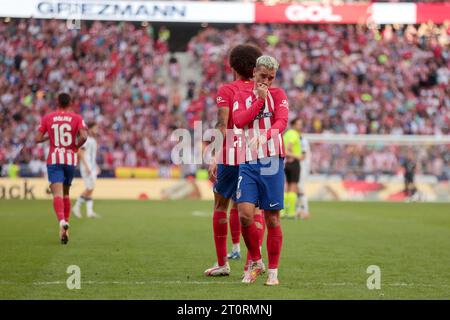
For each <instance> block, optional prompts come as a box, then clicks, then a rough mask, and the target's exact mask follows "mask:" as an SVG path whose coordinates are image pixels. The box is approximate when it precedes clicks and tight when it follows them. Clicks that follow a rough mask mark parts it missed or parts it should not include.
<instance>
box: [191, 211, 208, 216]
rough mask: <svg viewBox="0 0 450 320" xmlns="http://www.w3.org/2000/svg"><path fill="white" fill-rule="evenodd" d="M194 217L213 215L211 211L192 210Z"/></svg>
mask: <svg viewBox="0 0 450 320" xmlns="http://www.w3.org/2000/svg"><path fill="white" fill-rule="evenodd" d="M192 215H193V216H194V217H212V215H211V213H209V212H205V211H192Z"/></svg>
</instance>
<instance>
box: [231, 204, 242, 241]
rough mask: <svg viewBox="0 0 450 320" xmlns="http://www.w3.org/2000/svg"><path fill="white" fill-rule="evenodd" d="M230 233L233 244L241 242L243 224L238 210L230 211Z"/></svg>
mask: <svg viewBox="0 0 450 320" xmlns="http://www.w3.org/2000/svg"><path fill="white" fill-rule="evenodd" d="M230 232H231V240H232V242H233V244H236V243H239V242H240V237H241V222H240V221H239V214H238V210H237V209H235V208H231V210H230Z"/></svg>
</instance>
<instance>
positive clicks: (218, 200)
mask: <svg viewBox="0 0 450 320" xmlns="http://www.w3.org/2000/svg"><path fill="white" fill-rule="evenodd" d="M229 201H230V200H229V199H227V198H224V197H222V196H216V197H215V199H214V210H216V211H227V210H228V203H229Z"/></svg>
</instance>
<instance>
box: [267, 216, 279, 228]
mask: <svg viewBox="0 0 450 320" xmlns="http://www.w3.org/2000/svg"><path fill="white" fill-rule="evenodd" d="M266 224H267V226H268V227H269V228H275V227H278V225H279V224H280V215H277V214H269V215H267V216H266Z"/></svg>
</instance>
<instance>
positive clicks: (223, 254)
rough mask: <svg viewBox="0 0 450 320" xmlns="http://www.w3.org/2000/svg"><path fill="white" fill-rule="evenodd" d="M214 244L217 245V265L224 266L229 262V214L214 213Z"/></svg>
mask: <svg viewBox="0 0 450 320" xmlns="http://www.w3.org/2000/svg"><path fill="white" fill-rule="evenodd" d="M213 230H214V243H215V245H216V254H217V263H218V264H219V266H223V265H224V264H225V262H226V261H227V231H228V225H227V213H226V212H223V211H214V216H213Z"/></svg>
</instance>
